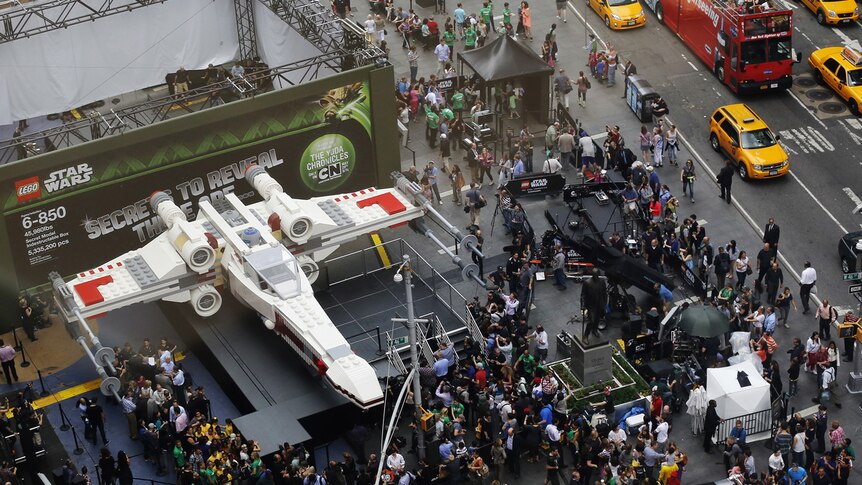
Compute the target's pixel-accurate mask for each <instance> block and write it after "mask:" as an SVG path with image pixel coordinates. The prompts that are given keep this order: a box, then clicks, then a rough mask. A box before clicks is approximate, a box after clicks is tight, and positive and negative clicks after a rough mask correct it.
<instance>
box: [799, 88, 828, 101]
mask: <svg viewBox="0 0 862 485" xmlns="http://www.w3.org/2000/svg"><path fill="white" fill-rule="evenodd" d="M805 95H806V96H808V98H809V99H811V100H813V101H825V100H827V99H829V98H831V97H832V93H830V92H829V91H827V90H825V89H809V90H808V91H805Z"/></svg>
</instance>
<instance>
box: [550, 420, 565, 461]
mask: <svg viewBox="0 0 862 485" xmlns="http://www.w3.org/2000/svg"><path fill="white" fill-rule="evenodd" d="M559 423H560V420H559V419H554V421H553V422H552V423H551V424H549V425H548V426H546V427H545V434H546V435H547V436H548V443H550V444H551V449H555V450H557V452H559V454H560V457H559V465H560V467H561V468H562V467H565V466H566V463H565V460H564V459H563V447H562V444H561V443H560V438H561V435H560V428H559V427H558V425H559Z"/></svg>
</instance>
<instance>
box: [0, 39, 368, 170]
mask: <svg viewBox="0 0 862 485" xmlns="http://www.w3.org/2000/svg"><path fill="white" fill-rule="evenodd" d="M354 55H355V54H351V53H344V52H330V53H327V54H321V55H319V56H315V57H312V58H309V59H304V60H301V61H296V62H292V63H290V64H285V65H283V66H278V67H274V68H270V69H267V70H263V71H258V72H254V73H251V74H249V75H247V76H245V77H243V78H242V80H241V81H240V83H241V84H238V82H237V81H236V80H233V79H225V80H223V81H219V82H216V83H212V84H209V85H206V86H201V87H198V88H194V89H190V90H188V91H186V92H184V93H181V94H170V95H166V96H162V97H158V98H153V99H150V100H147V101H144V102H141V103H139V104H136V105H134V106H130V107H127V108H123V109H118V110H114V109H110V110H109V111H108V112H107V113H104V114H103V113H100V112H98V111H95V110H92V111H90V112H88V113H87V116H85V117H83V118H81V119H79V120H75V121H71V122H69V123H65V124H63V125H60V126H56V127H54V128H49V129H47V130H42V131H39V132H34V133H28V134H25V135H22V136H20V137H16V138H10V139H8V140H3V141H0V164H6V163H10V162H14V161H16V160H17V150H18V147H19V146H23V147H24V148H25V149H28V150H29V147H28V145H31V144H41V142H42V141H43V140H44V139H46V138H47V139H48V140H50V142H51V144H52V145H53V146H54V147H57V149H62V148H67V147H70V146H73V145H75V144H78V143H84V142H88V141H92V140H97V139H100V138H104V137H106V136H112V135H118V134H121V133H124V132H126V131H128V130H132V129H135V128H142V127H145V126H149V125H153V124H156V123H159V122H162V121H164V120H166V119H168V118H176V117H177V116H182V115H185V114H189V113H195V112H198V111H203V110H205V109H207V108H210V107H213V106H218V105H220V104H222V102H221V98H220V94H221V93H222V92H223V91H224V90H230V91H233V90H235V89H237V88H243V89H242V91H241V92H240V95H241V96H243V97H254V96H256V95H258V94H262V93H264V92H269V91H270V90H271V89H272V88H271V87H270V88H256V89H249V86H261V85H263V86H269V85H270V84H272V86H273V87H274V88H275V89H279V88H281V87H286V86H294V85H297V84H301V83H303V82H306V81H309V80H313V79H317V77H318V75H319V74H320V72H321V69H322V68H324V67H326V66H327V65H328V64H329V63H333V62H334V63H336V64H340V63H341V62H343V61H344V60H345V58H348V57H351V58H352V57H353V56H354ZM363 55H368V54H363ZM296 73H301V75H300V76H299V79H296V80H291V78H290V77H288V75H289V74H293V75H294V76H293V77H294V78H295V74H296ZM270 81H271V82H270ZM202 97H203V98H205V99H204V101H203V102H194V103H192V102H191V101H192V100H195V101H197V100H198V99H199V98H202Z"/></svg>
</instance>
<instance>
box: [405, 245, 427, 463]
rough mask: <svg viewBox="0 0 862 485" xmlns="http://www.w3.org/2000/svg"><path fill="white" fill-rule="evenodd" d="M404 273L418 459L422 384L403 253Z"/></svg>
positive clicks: (422, 444)
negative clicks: (417, 436)
mask: <svg viewBox="0 0 862 485" xmlns="http://www.w3.org/2000/svg"><path fill="white" fill-rule="evenodd" d="M403 273H404V293H405V295H406V300H407V330H408V331H409V336H408V339H409V344H410V364H411V365H412V366H413V370H414V372H413V405H414V407H415V409H414V416H415V418H416V426H417V427H418V429H417V432H418V433H419V440H418V442H419V446H418V449H417V450H416V453H417V456H418V457H419V459H420V460H424V459H425V431H424V430H423V429H422V421H421V419H422V385H421V384H420V383H419V352H418V351H417V349H416V346H417V344H418V341H417V337H416V315H415V314H414V312H413V288H412V284H411V282H412V280H413V271H412V269H411V267H410V255H407V254H405V255H404V264H403Z"/></svg>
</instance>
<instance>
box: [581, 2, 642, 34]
mask: <svg viewBox="0 0 862 485" xmlns="http://www.w3.org/2000/svg"><path fill="white" fill-rule="evenodd" d="M587 4H589V6H590V8H592V9H593V10H595V12H596V13H597V14H599V17H601V18H602V20H604V21H605V25H606V26H607V27H608V28H611V29H614V30H623V29H633V28H635V27H641V26H643V25H645V24H646V15H644V11H643V9H642V8H641V4H640V2H638V0H587Z"/></svg>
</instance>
